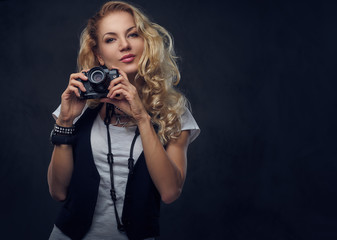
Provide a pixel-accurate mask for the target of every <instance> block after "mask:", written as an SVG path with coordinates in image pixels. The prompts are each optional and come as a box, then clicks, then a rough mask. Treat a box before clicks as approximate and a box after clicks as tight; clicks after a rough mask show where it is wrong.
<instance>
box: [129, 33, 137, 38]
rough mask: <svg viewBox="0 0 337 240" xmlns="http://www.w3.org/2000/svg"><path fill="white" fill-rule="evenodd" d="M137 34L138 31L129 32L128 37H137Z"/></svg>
mask: <svg viewBox="0 0 337 240" xmlns="http://www.w3.org/2000/svg"><path fill="white" fill-rule="evenodd" d="M138 36H139V35H138V33H131V34H130V35H129V37H138Z"/></svg>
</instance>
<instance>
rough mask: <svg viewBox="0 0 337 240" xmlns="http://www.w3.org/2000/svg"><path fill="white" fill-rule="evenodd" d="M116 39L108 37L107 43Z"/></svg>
mask: <svg viewBox="0 0 337 240" xmlns="http://www.w3.org/2000/svg"><path fill="white" fill-rule="evenodd" d="M114 41H115V39H114V38H108V39H106V40H105V42H106V43H111V42H114Z"/></svg>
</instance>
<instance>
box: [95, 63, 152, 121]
mask: <svg viewBox="0 0 337 240" xmlns="http://www.w3.org/2000/svg"><path fill="white" fill-rule="evenodd" d="M116 69H117V70H118V72H119V74H120V75H121V76H120V77H118V78H115V79H114V80H112V81H111V82H110V86H109V88H108V90H109V93H108V95H107V98H103V99H101V102H107V103H112V104H113V105H115V106H116V107H118V108H119V109H121V110H122V111H123V112H124V113H125V114H127V115H129V116H131V117H132V118H134V119H135V120H136V122H140V121H142V120H143V119H144V120H145V119H148V118H149V115H148V113H147V111H146V109H145V107H144V105H143V103H142V101H141V99H140V97H139V95H138V92H137V88H136V87H135V86H134V85H133V84H131V83H130V81H129V80H128V77H127V75H126V73H125V72H123V71H122V70H120V69H118V68H116Z"/></svg>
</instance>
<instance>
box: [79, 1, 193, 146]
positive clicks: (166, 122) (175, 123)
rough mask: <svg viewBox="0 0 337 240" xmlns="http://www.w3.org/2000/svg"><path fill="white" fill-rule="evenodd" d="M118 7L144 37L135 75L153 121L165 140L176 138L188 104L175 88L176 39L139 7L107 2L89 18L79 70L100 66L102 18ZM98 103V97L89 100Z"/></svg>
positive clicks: (177, 72) (177, 81)
mask: <svg viewBox="0 0 337 240" xmlns="http://www.w3.org/2000/svg"><path fill="white" fill-rule="evenodd" d="M116 11H124V12H128V13H130V14H131V15H132V16H133V18H134V21H135V24H136V28H137V31H138V34H139V35H140V36H141V37H142V38H143V39H144V51H143V54H142V56H141V58H140V60H139V63H138V73H137V75H136V77H135V84H136V86H137V90H138V94H139V96H140V98H141V99H142V102H143V104H144V106H145V109H146V110H147V112H148V113H149V114H150V116H151V118H152V122H153V123H154V124H155V125H157V127H158V136H159V139H160V141H161V142H162V143H163V144H167V143H168V142H169V141H171V140H173V139H176V138H177V137H178V136H179V135H180V133H181V115H182V114H183V113H184V111H185V110H186V107H188V102H187V100H186V98H185V97H184V95H183V94H181V93H180V92H179V91H178V90H177V89H175V88H174V86H175V85H177V84H178V83H179V81H180V72H179V70H178V66H177V63H176V60H177V57H176V55H175V52H174V49H173V40H172V37H171V35H170V34H169V32H168V31H167V30H166V29H164V28H163V27H161V26H160V25H158V24H156V23H153V22H151V21H150V20H149V19H148V17H146V16H145V15H144V14H143V13H142V12H141V11H140V10H139V9H138V8H136V7H134V6H132V5H130V4H128V3H125V2H120V1H111V2H107V3H105V4H104V5H103V6H102V8H101V9H100V11H99V12H97V13H96V15H94V16H93V17H92V18H90V19H89V20H88V24H87V26H86V28H85V29H84V30H83V32H82V34H81V40H80V51H79V54H78V59H77V63H78V70H79V71H81V70H82V69H89V68H92V67H94V66H99V61H98V59H97V57H96V52H97V50H98V41H97V30H98V25H99V23H100V21H101V20H102V19H103V18H104V17H105V16H107V15H109V14H111V13H112V12H116ZM88 105H89V106H91V107H95V106H97V105H98V103H97V101H93V100H90V101H89V100H88Z"/></svg>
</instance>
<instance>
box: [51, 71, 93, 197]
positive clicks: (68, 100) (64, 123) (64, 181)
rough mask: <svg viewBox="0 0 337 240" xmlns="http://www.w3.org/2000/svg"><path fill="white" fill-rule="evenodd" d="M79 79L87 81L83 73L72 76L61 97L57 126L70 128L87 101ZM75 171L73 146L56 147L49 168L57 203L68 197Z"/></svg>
mask: <svg viewBox="0 0 337 240" xmlns="http://www.w3.org/2000/svg"><path fill="white" fill-rule="evenodd" d="M77 79H82V80H84V81H86V80H87V77H86V76H85V75H84V74H83V73H74V74H71V75H70V79H69V84H68V87H67V88H66V90H65V91H64V92H63V94H62V96H61V111H60V115H59V117H58V119H57V120H56V125H58V126H61V127H64V128H70V127H72V126H73V121H74V119H75V118H76V117H78V116H79V115H80V114H81V112H82V110H83V108H84V106H85V103H86V101H85V100H81V99H80V98H79V97H80V94H79V91H78V89H80V90H81V91H83V92H85V91H86V89H85V87H84V86H83V83H81V82H80V81H78V80H77ZM72 171H73V150H72V146H71V145H66V144H60V145H54V150H53V154H52V157H51V161H50V164H49V168H48V176H47V177H48V185H49V192H50V194H51V196H52V197H53V198H54V199H55V200H57V201H63V200H65V198H66V197H67V188H68V185H69V182H70V179H71V175H72Z"/></svg>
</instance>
